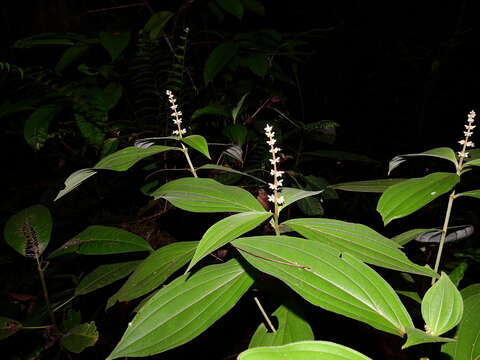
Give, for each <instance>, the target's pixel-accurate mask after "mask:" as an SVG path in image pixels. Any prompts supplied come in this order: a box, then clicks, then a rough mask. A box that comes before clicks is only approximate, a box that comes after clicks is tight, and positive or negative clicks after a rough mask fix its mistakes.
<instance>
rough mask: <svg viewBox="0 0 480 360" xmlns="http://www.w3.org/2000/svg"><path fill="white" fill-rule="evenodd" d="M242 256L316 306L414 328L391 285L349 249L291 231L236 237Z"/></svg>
mask: <svg viewBox="0 0 480 360" xmlns="http://www.w3.org/2000/svg"><path fill="white" fill-rule="evenodd" d="M232 245H233V246H235V247H236V248H237V249H238V250H239V251H240V253H241V254H242V256H244V257H245V258H246V260H247V261H248V262H250V263H251V264H252V265H253V266H255V267H256V268H257V269H258V270H260V271H263V272H265V273H267V274H270V275H272V276H275V277H277V278H279V279H280V280H282V281H283V282H285V283H286V284H287V285H288V286H290V287H291V288H292V289H293V290H294V291H296V292H297V293H298V294H299V295H300V296H302V297H303V298H305V299H306V300H307V301H309V302H311V303H312V304H314V305H317V306H320V307H323V308H325V309H326V310H330V311H333V312H336V313H338V314H342V315H345V316H348V317H351V318H353V319H356V320H360V321H363V322H365V323H367V324H370V325H371V326H373V327H375V328H377V329H380V330H383V331H386V332H389V333H392V334H397V335H403V334H404V333H405V329H406V328H407V327H413V323H412V320H411V318H410V315H409V314H408V313H407V311H406V309H405V307H404V306H403V304H402V303H401V302H400V299H399V298H398V295H397V294H396V293H395V291H394V290H393V289H392V288H391V286H390V285H389V284H388V283H387V282H386V281H385V280H383V279H382V278H381V277H380V276H379V275H378V274H377V273H376V272H375V271H373V270H372V269H371V268H370V267H368V266H367V265H365V264H364V263H362V262H361V261H360V260H358V259H357V258H355V257H354V256H352V255H350V254H348V253H341V252H340V251H338V250H336V249H334V248H332V247H330V246H328V245H325V244H322V243H320V242H318V241H311V240H306V239H301V238H294V237H290V236H255V237H249V238H240V239H237V240H234V241H233V242H232Z"/></svg>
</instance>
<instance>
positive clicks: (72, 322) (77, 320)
mask: <svg viewBox="0 0 480 360" xmlns="http://www.w3.org/2000/svg"><path fill="white" fill-rule="evenodd" d="M81 322H82V314H81V313H80V311H75V310H73V309H68V310H67V312H66V313H64V318H63V324H62V325H63V328H64V329H65V330H70V329H73V328H74V327H76V326H78V325H80V324H81Z"/></svg>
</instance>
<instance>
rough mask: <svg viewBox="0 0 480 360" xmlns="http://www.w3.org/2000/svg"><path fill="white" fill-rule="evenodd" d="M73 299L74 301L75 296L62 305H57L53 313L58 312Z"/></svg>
mask: <svg viewBox="0 0 480 360" xmlns="http://www.w3.org/2000/svg"><path fill="white" fill-rule="evenodd" d="M73 299H75V295H74V296H72V297H71V298H69V299H67V300H65V301H64V302H63V303H61V304H60V305H57V306H56V307H55V308H54V309H53V310H52V311H53V312H56V311H58V310H60V309H61V308H62V307H64V306H65V305H67V304H68V303H69V302H70V301H72V300H73Z"/></svg>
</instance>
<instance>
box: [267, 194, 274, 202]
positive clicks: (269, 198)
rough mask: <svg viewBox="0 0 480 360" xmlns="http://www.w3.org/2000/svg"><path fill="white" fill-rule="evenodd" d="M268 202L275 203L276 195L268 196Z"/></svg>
mask: <svg viewBox="0 0 480 360" xmlns="http://www.w3.org/2000/svg"><path fill="white" fill-rule="evenodd" d="M268 201H270V202H273V203H274V202H275V195H268Z"/></svg>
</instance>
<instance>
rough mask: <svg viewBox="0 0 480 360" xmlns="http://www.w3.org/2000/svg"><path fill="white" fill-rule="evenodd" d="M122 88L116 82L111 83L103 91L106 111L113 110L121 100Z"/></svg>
mask: <svg viewBox="0 0 480 360" xmlns="http://www.w3.org/2000/svg"><path fill="white" fill-rule="evenodd" d="M122 93H123V86H122V84H120V83H118V82H111V83H109V84H108V85H107V86H105V89H103V102H104V103H105V107H106V108H107V110H111V109H113V108H114V107H115V106H116V105H117V104H118V102H119V101H120V99H121V98H122Z"/></svg>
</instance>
